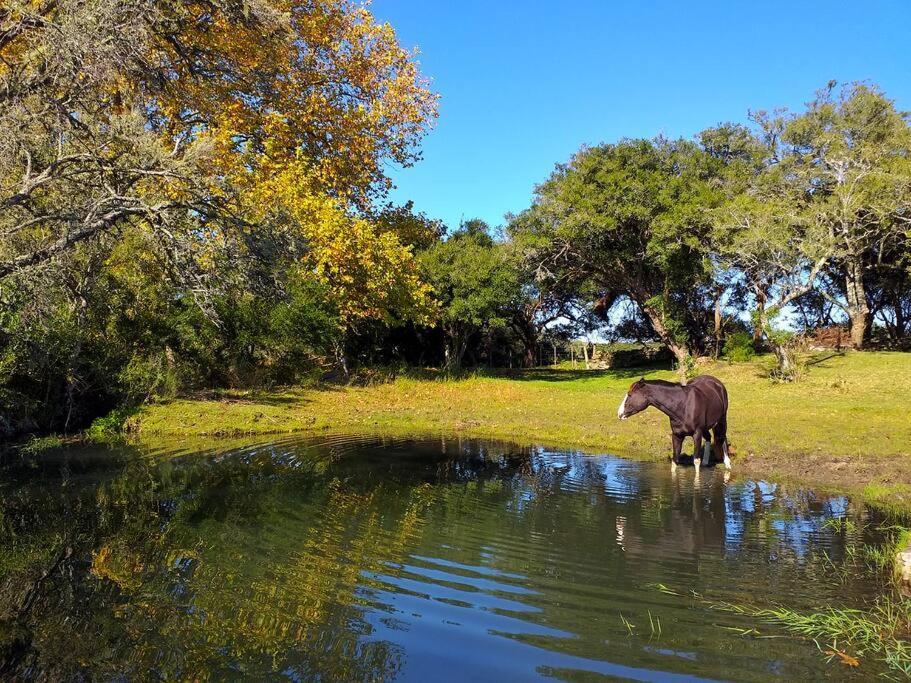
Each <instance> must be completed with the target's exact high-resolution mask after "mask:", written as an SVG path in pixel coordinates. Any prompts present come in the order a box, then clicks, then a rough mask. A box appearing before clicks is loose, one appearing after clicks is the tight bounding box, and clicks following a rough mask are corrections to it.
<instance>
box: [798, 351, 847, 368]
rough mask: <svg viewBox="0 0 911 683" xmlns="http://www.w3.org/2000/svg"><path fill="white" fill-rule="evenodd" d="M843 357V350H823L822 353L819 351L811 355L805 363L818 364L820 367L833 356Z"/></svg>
mask: <svg viewBox="0 0 911 683" xmlns="http://www.w3.org/2000/svg"><path fill="white" fill-rule="evenodd" d="M844 357H845V352H844V351H825V352H823V353H819V354H817V355H815V356H813V357H812V358H810V359H809V360H808V361H807V365H819V366H821V367H825V366H824V365H823V363H825V362H826V361H828V360H832V359H833V358H844Z"/></svg>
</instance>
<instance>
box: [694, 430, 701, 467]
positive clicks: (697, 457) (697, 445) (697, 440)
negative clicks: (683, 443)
mask: <svg viewBox="0 0 911 683" xmlns="http://www.w3.org/2000/svg"><path fill="white" fill-rule="evenodd" d="M701 450H702V430H701V429H700V430H697V431H696V433H695V434H693V466H694V467H695V468H696V470H697V471H698V470H699V465H701V464H702V453H700V451H701Z"/></svg>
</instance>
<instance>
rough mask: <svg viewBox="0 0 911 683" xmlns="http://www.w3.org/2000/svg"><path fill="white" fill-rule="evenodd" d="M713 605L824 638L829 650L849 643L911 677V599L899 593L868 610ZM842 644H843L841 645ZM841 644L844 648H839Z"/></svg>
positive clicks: (816, 638) (862, 654)
mask: <svg viewBox="0 0 911 683" xmlns="http://www.w3.org/2000/svg"><path fill="white" fill-rule="evenodd" d="M709 606H710V607H711V608H712V609H719V610H723V611H726V612H733V613H736V614H743V615H746V616H750V617H754V618H757V619H762V620H763V621H764V622H766V623H768V624H773V625H777V626H781V627H783V628H785V629H786V630H788V631H789V632H791V633H794V634H796V635H800V636H803V637H805V638H811V639H812V640H814V641H817V645H819V642H818V641H820V640H821V641H823V642H824V643H825V644H826V645H829V644H830V643H831V645H829V647H830V648H831V649H830V650H828V651H826V650H823V648H822V647H820V650H822V651H824V652H829V653H834V654H837V653H842V657H843V660H844V661H850V659H852V658H851V657H844V654H845V653H843V652H842V651H843V649H844V648H845V646H847V647H849V648H850V649H851V651H852V652H853V654H854V656H855V657H856V658H857V660H862V659H864V658H867V657H869V658H872V659H874V660H877V661H880V662H883V663H884V664H886V665H887V666H888V667H889V668H890V669H891V670H893V671H896V672H898V673H901V674H903V675H905V676H909V677H911V601H909V600H905V599H903V597H902V596H901V595H899V594H897V593H895V594H888V595H885V596H882V597H880V598H879V599H878V600H877V601H876V603H875V604H874V605H873V606H872V607H871V608H870V609H867V610H859V609H849V608H837V607H827V608H826V609H823V610H820V611H818V612H810V613H802V612H798V611H795V610H792V609H788V608H787V607H776V608H763V609H757V608H755V607H750V606H748V605H735V604H731V603H712V604H710V605H709ZM839 644H841V645H839ZM840 648H841V649H840Z"/></svg>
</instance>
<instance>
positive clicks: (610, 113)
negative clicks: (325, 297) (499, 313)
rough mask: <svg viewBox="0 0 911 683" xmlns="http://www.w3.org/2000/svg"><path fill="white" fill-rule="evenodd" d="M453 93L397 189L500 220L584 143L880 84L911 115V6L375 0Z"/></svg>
mask: <svg viewBox="0 0 911 683" xmlns="http://www.w3.org/2000/svg"><path fill="white" fill-rule="evenodd" d="M371 8H372V11H373V13H374V15H375V16H376V17H377V18H378V19H380V20H383V21H389V22H390V23H391V24H392V25H393V26H394V27H395V29H396V31H397V33H398V36H399V40H400V42H401V43H402V44H403V45H404V46H406V47H415V46H416V47H418V48H419V49H420V52H421V54H420V57H419V60H420V62H421V67H422V71H423V73H424V74H425V75H426V76H428V77H430V78H431V79H432V82H433V88H434V90H435V91H436V92H438V93H440V95H441V102H440V118H439V121H438V123H437V126H436V128H435V129H434V130H433V131H432V132H431V133H430V135H429V136H428V137H427V138H426V139H425V141H424V144H423V147H422V148H423V155H424V160H423V161H421V162H419V163H418V164H417V165H416V166H414V167H412V168H407V169H399V168H392V169H391V175H392V177H393V179H394V181H395V183H396V185H397V189H396V190H395V191H394V192H393V195H392V197H393V199H394V200H396V201H400V202H403V201H405V200H408V199H412V200H414V202H415V208H416V209H417V210H419V211H423V212H425V213H427V214H428V215H429V216H431V217H433V218H441V219H443V221H444V222H445V223H446V224H447V225H448V226H449V227H450V228H452V227H456V226H457V225H458V223H459V221H460V220H461V219H467V218H473V217H480V218H483V219H485V220H487V221H488V222H489V223H491V224H492V225H498V224H501V223H502V222H503V215H504V214H505V213H506V212H508V211H513V212H516V211H520V210H522V209H523V208H525V207H526V206H527V205H528V203H529V201H530V199H531V196H532V192H533V189H534V186H535V185H536V184H537V183H539V182H541V181H542V180H544V179H545V178H546V177H547V176H548V175H549V174H550V172H551V170H552V169H553V166H554V164H555V163H558V162H562V161H565V160H567V159H568V158H569V156H570V155H571V154H572V152H573V151H575V150H576V149H577V148H578V147H579V146H580V145H581V144H583V143H589V144H595V143H598V142H610V141H613V140H617V139H619V138H622V137H641V136H645V137H651V136H653V135H655V134H657V133H663V134H664V135H667V136H670V137H676V136H687V137H689V136H692V135H694V134H695V133H697V132H698V131H700V130H701V129H703V128H706V127H708V126H710V125H713V124H715V123H718V122H721V121H744V120H745V119H746V113H747V110H748V109H771V108H774V107H777V106H787V107H790V108H792V109H794V108H800V107H801V105H802V104H803V103H804V102H806V101H807V100H809V99H810V98H811V97H812V95H813V92H814V91H815V90H816V89H817V88H820V87H822V86H824V85H825V83H826V82H827V81H828V80H829V79H837V80H838V81H840V82H847V81H853V80H863V79H869V80H872V81H874V82H876V83H878V84H879V85H880V86H882V88H883V89H884V90H885V91H886V93H887V94H888V95H889V96H890V97H892V98H893V99H894V100H895V101H896V103H897V105H898V106H899V107H900V108H904V109H911V41H909V29H911V2H909V1H908V0H867V1H866V2H837V1H833V0H829V1H828V2H822V1H818V0H791V1H790V2H740V1H737V0H730V1H729V2H721V1H714V0H713V1H711V2H709V1H706V2H697V1H696V0H692V1H690V2H682V1H677V2H671V1H657V0H655V1H652V2H649V1H645V0H628V1H626V2H614V1H608V0H603V1H601V2H597V1H595V0H578V1H570V2H531V1H528V2H517V1H512V0H487V1H486V2H480V1H478V0H461V1H459V2H455V1H447V0H374V2H373V4H372V6H371Z"/></svg>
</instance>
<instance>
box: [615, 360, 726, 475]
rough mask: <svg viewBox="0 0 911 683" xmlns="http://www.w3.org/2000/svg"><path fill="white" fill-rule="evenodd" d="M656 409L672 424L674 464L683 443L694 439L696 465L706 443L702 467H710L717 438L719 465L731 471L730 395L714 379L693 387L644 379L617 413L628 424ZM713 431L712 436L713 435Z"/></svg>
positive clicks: (696, 381) (706, 378)
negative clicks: (627, 420)
mask: <svg viewBox="0 0 911 683" xmlns="http://www.w3.org/2000/svg"><path fill="white" fill-rule="evenodd" d="M649 406H654V407H655V408H657V409H658V410H660V411H661V412H662V413H664V414H665V415H667V416H668V417H669V418H670V420H671V438H672V441H673V444H674V455H673V457H672V461H673V463H674V464H675V465H676V464H679V462H680V451H681V449H682V447H683V440H684V439H685V438H686V437H688V436H691V437H693V446H694V448H693V464H694V465H696V466H697V467H698V466H699V464H700V463H699V452H700V451H701V450H702V441H703V439H705V452H704V454H703V456H702V464H704V465H708V464H709V454H710V450H711V449H710V447H709V441H710V440H711V438H712V434H714V442H713V443H712V447H713V448H714V452H715V458H714V461H715V462H722V461H723V462H724V466H725V467H726V468H727V469H731V459H730V458H729V457H728V441H727V429H728V392H727V389H725V388H724V385H723V384H722V383H721V382H720V381H719V380H718V379H716V378H715V377H712V376H711V375H700V376H699V377H697V378H695V379H693V380H690V382H689V383H687V384H685V385H683V384H675V383H674V382H665V381H662V380H660V379H653V380H648V381H646V380H645V379H640V380H639V381H638V382H634V383H633V384H632V386H630V388H629V391H628V392H627V393H626V396H624V397H623V402H622V403H621V404H620V407H619V408H618V409H617V417H619V418H620V419H621V420H625V419H627V418H628V417H630V416H631V415H635V414H636V413H641V412H642V411H643V410H645V409H646V408H648V407H649ZM709 430H711V431H712V434H710V433H709Z"/></svg>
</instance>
